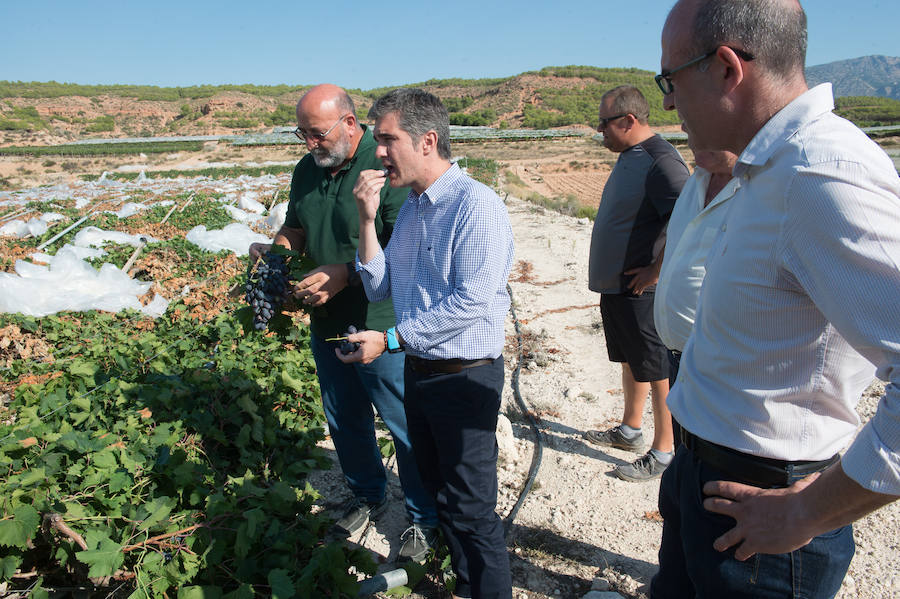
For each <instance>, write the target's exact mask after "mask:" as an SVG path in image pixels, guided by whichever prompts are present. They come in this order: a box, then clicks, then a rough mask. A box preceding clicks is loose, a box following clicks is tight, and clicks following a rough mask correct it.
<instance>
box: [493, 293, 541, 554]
mask: <svg viewBox="0 0 900 599" xmlns="http://www.w3.org/2000/svg"><path fill="white" fill-rule="evenodd" d="M506 292H507V293H509V297H510V302H509V313H510V314H511V315H512V319H513V325H514V326H515V327H516V342H517V343H518V351H519V356H518V360H516V369H515V370H513V373H512V377H511V380H510V384H511V385H512V390H513V396H514V397H515V398H516V402H517V403H518V404H519V408H521V409H522V413H523V414H525V416H527V417H528V420H529V423H530V425H531V430H533V431H534V454H533V456H532V458H531V468H530V469H529V470H528V479H527V480H526V481H525V486H524V487H522V492H521V493H520V494H519V499H518V500H517V501H516V504H515V505H514V506H513V508H512V509H511V510H510V511H509V514H508V515H507V516H506V519H505V520H504V521H503V526H504V527H505V529H506V538H507V539H509V536H510V532H512V523H513V521H514V520H515V519H516V515H517V514H518V513H519V509H521V507H522V504H524V503H525V498H526V497H527V496H528V493H530V492H531V487H532V486H534V479H535V478H537V473H538V469H539V468H540V467H541V458H542V457H543V454H544V441H543V438H542V437H541V430H540V428H538V423H537V420H535V418H534V414H533V413H532V412H531V409H529V407H528V404H526V403H525V400H524V399H522V393H521V392H520V391H519V372H520V371H521V370H522V354H523V353H524V351H523V350H524V348H523V345H522V330H521V328H520V327H519V318H518V317H517V316H516V309H515V307H514V304H515V302H513V301H512V296H513V293H512V288H511V287H510V286H509V283H507V284H506Z"/></svg>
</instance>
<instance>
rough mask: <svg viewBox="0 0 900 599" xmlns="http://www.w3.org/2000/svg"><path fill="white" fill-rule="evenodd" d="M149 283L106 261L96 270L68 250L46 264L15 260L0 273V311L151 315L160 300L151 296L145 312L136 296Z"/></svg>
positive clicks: (155, 310)
mask: <svg viewBox="0 0 900 599" xmlns="http://www.w3.org/2000/svg"><path fill="white" fill-rule="evenodd" d="M151 285H152V283H149V282H147V283H145V282H141V281H135V280H134V279H132V278H131V277H129V276H128V275H127V274H126V273H124V272H122V271H121V270H119V269H118V268H116V267H115V266H114V265H112V264H109V263H106V264H103V265H102V266H101V267H100V270H97V269H95V268H94V267H93V266H91V265H90V264H88V263H87V262H85V261H84V260H81V259H80V258H78V257H77V256H75V255H74V254H72V253H69V252H62V253H61V255H58V256H52V257H51V259H50V262H49V265H47V266H43V265H39V264H30V263H28V262H25V261H24V260H17V261H16V264H15V273H0V312H18V313H21V314H26V315H29V316H46V315H48V314H54V313H56V312H61V311H64V310H73V311H83V310H92V309H97V310H106V311H109V312H119V311H121V310H125V309H128V308H130V309H133V310H140V311H141V312H144V313H145V314H148V315H149V316H154V317H155V316H159V315H160V314H161V312H160V306H161V303H160V301H156V298H154V302H155V303H154V302H151V305H152V306H153V307H152V308H151V309H150V310H149V311H148V310H146V308H145V306H142V305H141V303H140V302H139V301H138V299H137V298H138V297H139V296H142V295H144V294H145V293H147V291H149V289H150V286H151ZM161 301H163V302H165V301H166V300H165V299H164V298H162V299H161ZM166 305H168V303H166ZM163 311H165V308H163Z"/></svg>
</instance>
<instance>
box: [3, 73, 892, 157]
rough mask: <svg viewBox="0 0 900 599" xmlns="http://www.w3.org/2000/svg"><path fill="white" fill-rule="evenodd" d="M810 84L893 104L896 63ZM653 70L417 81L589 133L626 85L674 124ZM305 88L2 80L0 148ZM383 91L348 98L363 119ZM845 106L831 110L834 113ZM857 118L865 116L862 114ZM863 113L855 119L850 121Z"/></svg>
mask: <svg viewBox="0 0 900 599" xmlns="http://www.w3.org/2000/svg"><path fill="white" fill-rule="evenodd" d="M807 73H808V77H809V80H810V82H811V83H818V82H820V81H824V80H829V81H832V82H834V85H835V92H836V95H838V96H846V95H860V96H865V95H868V96H871V95H876V96H885V97H893V98H900V58H892V57H886V56H868V57H863V58H858V59H853V60H847V61H840V62H835V63H830V64H827V65H820V66H816V67H810V68H809V69H808V71H807ZM653 75H654V73H652V72H651V71H644V70H640V69H604V68H598V67H591V66H563V67H545V68H543V69H541V70H538V71H529V72H526V73H521V74H519V75H515V76H511V77H502V78H494V79H432V80H429V81H425V82H420V83H415V84H411V85H415V86H418V87H422V88H424V89H427V90H428V91H430V92H432V93H434V94H435V95H437V96H438V97H440V98H441V99H442V100H444V102H445V104H446V105H447V108H448V110H449V111H450V113H451V123H453V124H457V125H490V126H494V127H500V128H506V127H509V128H518V127H525V128H535V129H549V128H553V127H562V126H572V125H581V126H588V127H591V128H593V127H594V126H596V117H597V106H598V104H599V101H600V97H601V96H602V95H603V93H604V92H605V91H607V90H609V89H611V88H612V87H615V86H617V85H622V84H631V85H635V86H637V87H638V88H640V89H641V90H642V91H643V92H644V94H645V95H646V97H647V99H648V100H649V101H650V106H651V113H650V122H651V125H654V126H657V127H659V126H665V125H676V124H677V115H676V114H675V113H674V112H667V111H664V110H663V109H662V95H661V94H660V93H659V90H658V89H657V88H656V84H655V83H654V82H653ZM307 89H308V86H289V85H278V86H256V85H220V86H210V85H206V86H195V87H168V88H161V87H153V86H135V85H78V84H68V83H56V82H52V81H51V82H44V83H38V82H31V83H25V82H8V81H0V146H8V145H52V144H58V143H66V142H68V141H73V140H76V139H83V138H86V137H103V138H108V137H156V136H170V135H212V134H227V133H245V132H248V131H267V130H271V129H272V127H275V126H293V125H294V123H295V116H294V106H295V104H296V102H297V100H298V99H299V98H300V96H301V95H302V94H303V93H304V92H305V91H306V90H307ZM389 89H390V88H378V89H372V90H350V94H351V96H352V97H353V98H354V100H355V101H356V103H357V108H358V114H359V115H360V117H361V118H363V119H365V115H366V112H367V111H368V107H369V106H370V105H371V104H372V102H373V101H374V100H375V98H377V97H379V96H381V95H382V94H384V93H385V92H386V91H388V90H389ZM880 102H881V103H879V104H878V105H877V106H868V103H869V102H868V101H863V102H862V108H860V102H858V101H857V102H855V103H853V104H852V106H853V110H854V111H855V112H853V113H852V114H851V113H847V114H844V116H847V117H848V118H851V119H852V120H855V121H857V122H858V123H859V124H860V125H861V126H866V125H872V124H891V123H893V122H900V103H897V102H893V103H892V104H888V105H884V104H883V103H884V102H891V101H890V100H881V101H880ZM842 108H843V107H842V106H841V103H840V102H839V103H838V109H839V113H840V110H841V109H842ZM863 112H865V113H866V114H862V113H863ZM857 114H861V116H860V118H859V119H857V118H856V115H857Z"/></svg>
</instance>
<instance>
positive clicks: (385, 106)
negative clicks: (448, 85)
mask: <svg viewBox="0 0 900 599" xmlns="http://www.w3.org/2000/svg"><path fill="white" fill-rule="evenodd" d="M391 112H396V113H397V121H398V124H399V126H400V128H401V129H403V130H404V131H406V132H407V133H409V136H410V137H411V138H412V139H413V141H414V142H416V143H418V142H419V140H420V139H422V136H423V135H425V134H426V133H428V132H429V131H434V132H435V133H437V151H438V155H439V156H440V157H441V158H444V159H445V160H450V115H449V114H447V109H446V108H445V107H444V105H443V104H442V103H441V101H440V99H439V98H438V97H437V96H435V95H433V94H430V93H428V92H426V91H424V90H421V89H416V88H412V87H402V88H399V89H395V90H394V91H391V92H388V93H387V94H385V95H384V96H382V97H380V98H378V99H377V100H375V103H374V104H372V108H370V109H369V119H371V120H373V121H375V120H378V119H380V118H381V117H383V116H385V115H386V114H389V113H391Z"/></svg>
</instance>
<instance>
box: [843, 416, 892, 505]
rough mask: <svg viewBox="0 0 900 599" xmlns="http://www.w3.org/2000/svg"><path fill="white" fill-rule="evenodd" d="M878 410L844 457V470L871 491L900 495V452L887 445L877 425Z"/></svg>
mask: <svg viewBox="0 0 900 599" xmlns="http://www.w3.org/2000/svg"><path fill="white" fill-rule="evenodd" d="M877 418H878V414H876V415H875V416H874V417H873V420H870V421H869V422H867V423H866V425H865V426H864V427H863V428H862V430H861V431H859V435H857V436H856V440H855V441H854V442H853V444H852V445H850V447H849V449H847V452H846V453H845V454H844V456H843V457H842V458H841V467H842V468H843V469H844V473H845V474H846V475H847V476H849V477H850V478H852V479H853V480H855V481H856V482H857V483H859V484H860V485H861V486H863V487H865V488H866V489H868V490H870V491H875V492H876V493H884V494H887V495H900V452H897V451H892V450H891V448H890V447H888V446H887V445H885V444H884V443H883V442H882V440H881V438H880V436H879V435H878V429H877V427H876V425H875V423H876V421H877Z"/></svg>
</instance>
